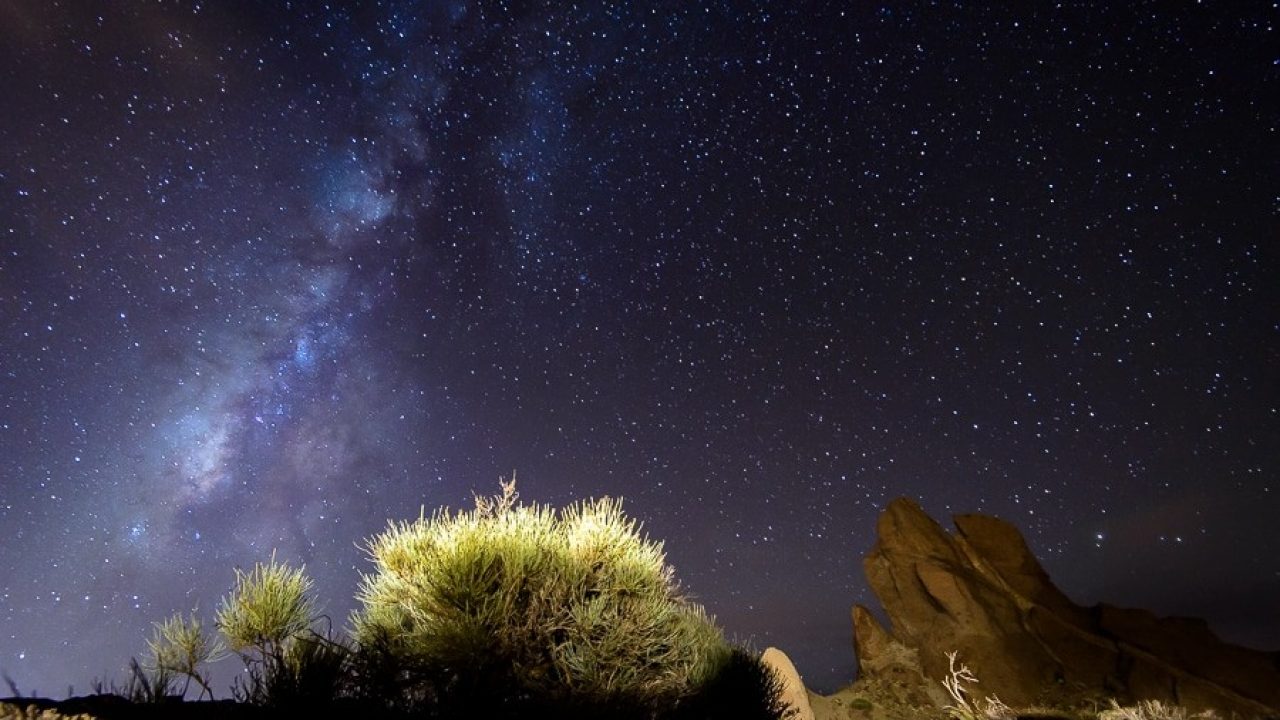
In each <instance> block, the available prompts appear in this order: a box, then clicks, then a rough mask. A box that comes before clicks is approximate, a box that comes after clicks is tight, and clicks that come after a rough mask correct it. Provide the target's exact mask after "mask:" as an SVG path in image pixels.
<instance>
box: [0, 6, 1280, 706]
mask: <svg viewBox="0 0 1280 720" xmlns="http://www.w3.org/2000/svg"><path fill="white" fill-rule="evenodd" d="M345 5H347V4H346V3H334V4H331V6H330V7H329V8H326V7H324V6H322V5H319V4H312V3H292V4H290V3H248V2H245V3H234V2H226V3H224V2H205V3H192V2H175V3H124V4H120V3H113V4H97V3H82V2H60V3H59V2H46V1H45V0H39V1H36V0H17V1H16V2H8V3H5V4H4V5H3V6H0V97H2V98H4V100H3V102H2V103H0V671H3V672H4V673H6V674H7V675H8V676H10V677H11V678H12V679H13V680H14V682H15V683H16V684H17V685H18V687H19V688H20V689H21V690H23V691H25V692H33V691H37V692H43V693H46V694H61V693H62V692H64V691H65V689H66V687H67V686H68V685H69V684H74V685H75V686H76V688H77V689H80V690H85V689H87V688H88V684H89V682H90V680H91V679H93V678H94V677H95V676H96V677H105V678H110V677H115V678H120V677H122V672H121V671H122V668H123V667H124V665H125V663H126V662H127V660H128V658H129V656H130V655H133V654H139V653H141V651H142V650H143V648H144V639H145V636H146V634H147V632H148V629H149V627H150V623H151V622H153V621H156V620H160V619H162V618H164V617H165V616H167V615H169V614H171V613H173V612H175V611H179V610H189V609H191V608H193V607H196V606H198V607H199V608H200V609H201V610H202V611H204V612H205V613H206V615H211V613H212V610H213V608H214V607H215V606H216V603H217V600H218V598H219V597H220V596H221V595H222V594H223V593H225V592H226V590H227V589H228V588H229V587H230V584H231V582H232V580H233V577H234V574H233V569H234V568H235V567H237V566H239V567H248V566H251V565H252V564H253V563H254V562H255V561H258V560H263V559H266V558H267V557H269V556H270V554H271V552H272V550H273V549H275V550H277V551H278V552H279V554H280V557H282V558H283V559H287V560H290V561H294V562H305V563H306V565H307V568H308V570H309V571H310V572H311V573H312V574H313V575H314V576H315V578H316V580H317V583H318V586H319V588H320V591H321V594H322V602H323V604H324V605H325V606H326V608H327V609H328V611H329V613H330V614H331V615H332V616H334V617H335V618H337V619H339V620H341V618H343V617H345V615H346V613H347V612H348V610H349V609H350V607H351V605H352V600H351V597H352V594H353V593H354V591H355V587H356V582H357V579H358V573H359V572H363V571H367V570H369V569H370V566H369V564H368V563H367V562H366V561H365V559H364V557H363V555H362V553H361V551H360V549H359V547H358V545H359V543H360V542H361V541H362V540H363V539H364V538H366V537H368V536H369V535H371V534H373V533H375V532H377V531H378V530H380V529H381V528H382V527H383V526H384V525H385V522H386V521H387V519H402V518H407V517H411V516H413V515H415V514H416V513H417V512H418V508H419V507H420V506H422V505H425V506H427V507H428V508H432V507H435V506H439V505H448V506H452V507H459V506H462V505H465V504H467V503H468V502H469V499H470V496H471V494H472V492H473V491H475V492H482V493H483V492H488V491H492V490H495V489H496V488H497V479H498V477H499V475H508V474H510V472H511V471H512V470H513V469H514V470H516V471H517V472H518V473H519V484H520V489H521V493H522V495H523V496H524V498H525V499H528V500H536V501H543V502H550V503H555V504H564V503H568V502H571V501H572V500H575V499H579V498H585V497H589V496H599V495H606V494H607V495H615V496H616V495H620V496H622V497H624V498H625V499H626V501H627V508H628V509H629V511H630V513H631V514H632V515H634V516H635V517H637V518H638V519H640V520H641V521H643V523H644V525H645V528H646V529H647V531H648V532H649V533H650V534H651V535H652V536H654V537H655V538H659V539H662V540H664V541H665V542H666V543H667V549H668V553H669V558H670V560H671V561H672V562H673V563H674V565H675V566H676V569H677V572H678V575H679V577H680V578H681V579H682V580H683V581H684V583H685V585H686V587H687V589H688V590H689V591H690V592H691V593H692V594H693V595H695V596H696V597H697V598H698V599H700V600H701V601H702V602H703V603H705V604H706V605H707V606H708V608H709V609H710V610H711V611H712V612H713V613H714V614H715V615H716V616H717V617H718V619H719V620H720V622H721V624H722V625H724V627H725V628H726V629H727V630H728V631H729V633H730V634H731V635H733V636H735V637H738V638H741V639H745V640H750V641H751V642H753V643H754V644H755V645H757V646H758V647H763V646H765V645H769V644H773V645H778V646H780V647H782V648H783V649H784V650H786V651H787V652H788V653H789V654H790V655H791V656H792V657H793V658H794V659H795V661H796V663H797V665H798V667H799V669H800V671H801V672H802V674H803V675H804V676H805V677H806V680H808V681H809V682H810V684H811V685H814V686H816V687H818V688H820V689H824V690H830V689H833V688H834V687H836V686H838V685H841V684H844V683H846V682H848V681H849V680H850V679H851V678H852V673H853V666H854V660H853V652H852V647H851V643H850V639H849V638H850V623H849V614H848V613H849V608H850V606H851V605H852V604H853V603H854V602H862V603H872V602H873V598H872V597H871V596H870V594H869V592H868V591H867V589H866V587H865V583H864V581H863V577H862V571H861V566H860V561H861V556H862V555H863V554H864V553H865V552H866V551H867V550H868V549H869V548H870V546H871V544H872V543H873V541H874V524H875V519H876V517H877V514H878V511H879V510H880V509H881V508H882V507H883V506H884V505H885V503H886V502H888V501H889V500H890V499H892V498H894V497H897V496H902V495H907V496H911V497H915V498H918V499H919V500H920V501H921V502H922V503H923V505H924V507H925V508H926V510H928V511H930V512H931V513H933V514H934V515H935V516H936V517H940V518H941V517H944V516H945V515H946V514H947V513H949V512H969V511H982V512H988V513H993V514H996V515H999V516H1001V517H1004V518H1006V519H1008V520H1010V521H1012V522H1014V523H1015V524H1017V525H1018V526H1019V527H1021V528H1023V529H1024V531H1025V532H1026V534H1027V536H1028V540H1029V542H1030V543H1031V545H1032V548H1033V549H1034V550H1035V551H1036V552H1037V554H1038V555H1039V556H1040V557H1042V558H1043V560H1044V562H1045V564H1046V566H1047V568H1048V569H1049V571H1050V573H1051V574H1052V575H1053V577H1054V578H1055V579H1056V580H1057V581H1058V582H1059V584H1060V585H1061V586H1062V587H1063V589H1064V590H1065V591H1066V592H1067V593H1068V594H1069V595H1071V596H1072V597H1073V598H1075V599H1077V600H1078V601H1081V602H1094V601H1098V600H1106V601H1109V602H1113V603H1117V604H1136V605H1142V606H1147V607H1151V608H1153V609H1155V610H1157V611H1159V612H1162V613H1178V614H1193V615H1204V616H1208V617H1209V618H1210V619H1211V621H1212V623H1213V625H1214V627H1215V629H1217V630H1218V631H1219V632H1220V633H1222V634H1223V635H1224V636H1226V637H1228V638H1229V639H1232V640H1236V641H1242V642H1249V643H1251V644H1254V645H1258V646H1263V647H1270V648H1275V647H1277V646H1280V627H1278V626H1277V618H1276V615H1275V608H1276V607H1277V606H1280V533H1277V532H1276V529H1275V525H1274V522H1275V518H1276V517H1277V515H1278V513H1280V486H1278V485H1277V482H1278V479H1277V469H1278V460H1280V417H1278V409H1277V402H1278V401H1280V392H1278V390H1280V388H1278V387H1277V378H1278V377H1280V373H1278V372H1277V366H1278V361H1280V338H1278V337H1277V333H1278V332H1280V282H1278V281H1277V280H1278V274H1277V270H1278V269H1280V266H1278V264H1277V246H1276V238H1277V232H1276V231H1277V222H1276V212H1277V210H1278V209H1280V200H1278V199H1277V196H1276V188H1277V187H1280V184H1278V183H1277V173H1276V169H1277V167H1280V164H1278V163H1277V157H1276V152H1275V146H1276V126H1277V118H1278V117H1280V113H1277V109H1278V108H1277V98H1278V97H1280V93H1277V87H1276V80H1277V59H1276V54H1275V48H1276V47H1277V43H1276V31H1275V22H1276V15H1275V12H1274V8H1270V7H1268V6H1266V4H1263V3H1204V4H1198V5H1194V6H1187V5H1182V4H1177V5H1170V4H1167V3H1145V2H1135V3H1105V4H1104V3H1093V4H1060V5H1054V4H1049V3H1035V4H1022V3H1019V4H999V6H998V7H983V6H982V5H981V4H974V5H970V4H954V3H939V4H935V3H893V4H884V5H875V4H866V3H850V4H844V3H831V4H821V3H817V4H811V3H794V2H786V3H763V2H762V3H737V2H717V3H702V2H697V3H695V2H677V3H638V4H632V3H601V4H596V3H584V4H581V5H580V6H579V7H576V8H574V7H572V6H568V5H564V4H559V3H497V2H495V3H475V4H473V3H465V2H454V3H408V2H379V3H363V4H360V5H359V6H358V7H359V9H356V10H341V9H337V8H338V7H340V6H345ZM224 665H225V668H224V670H223V671H222V672H223V673H225V674H229V673H230V672H232V671H233V670H234V667H233V666H234V662H233V661H231V660H228V661H225V663H224Z"/></svg>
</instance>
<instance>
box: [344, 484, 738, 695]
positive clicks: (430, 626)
mask: <svg viewBox="0 0 1280 720" xmlns="http://www.w3.org/2000/svg"><path fill="white" fill-rule="evenodd" d="M517 499H518V495H517V494H516V492H515V487H514V481H513V482H510V483H504V484H503V491H502V493H501V494H500V495H498V496H496V497H493V498H478V499H477V502H476V507H475V509H474V510H472V511H469V512H459V513H457V514H450V513H448V512H445V511H438V512H436V513H435V514H433V515H432V516H431V517H430V518H427V517H425V515H423V516H419V518H418V520H417V521H414V522H411V523H393V524H392V525H391V526H390V527H389V528H388V529H387V530H386V531H385V532H383V533H382V534H381V535H378V536H376V537H374V538H372V539H371V540H370V541H369V544H368V550H369V554H370V557H371V558H372V560H373V562H374V565H375V568H376V569H375V572H374V573H373V574H371V575H367V576H365V577H364V579H363V580H362V582H361V586H360V591H359V600H360V601H361V603H362V605H363V607H362V609H361V610H360V611H358V612H357V613H356V614H355V615H354V616H353V618H352V625H353V627H354V635H355V639H356V641H357V643H358V644H359V645H360V646H362V647H365V646H368V647H377V648H380V652H382V653H383V654H384V658H383V660H384V661H388V662H389V661H392V660H394V662H393V663H391V664H392V665H393V666H394V665H400V666H403V667H407V668H411V670H410V671H408V672H407V673H405V674H401V675H399V676H398V677H397V676H396V674H395V673H387V672H382V673H380V675H381V677H382V678H383V679H384V680H389V681H400V682H402V683H404V684H403V685H402V686H401V687H400V690H399V692H401V693H403V694H406V696H407V697H410V698H430V697H435V698H455V699H465V700H463V701H462V702H463V704H464V705H467V706H469V707H474V705H471V703H473V702H484V703H488V704H490V705H495V704H496V705H499V706H502V707H508V706H511V707H514V706H518V705H527V704H528V703H531V702H543V701H564V702H569V701H572V702H573V703H579V704H595V705H599V706H605V705H607V706H619V705H622V704H629V705H630V706H633V707H639V708H645V707H648V708H655V709H656V708H661V707H670V706H674V704H675V702H676V700H677V699H678V698H680V697H681V696H684V695H686V694H688V693H690V692H693V691H696V689H697V688H699V687H702V686H703V685H704V683H706V682H708V681H709V680H710V679H711V678H712V677H713V676H714V674H715V672H716V670H717V669H718V668H721V667H723V666H724V664H725V663H726V661H727V658H728V657H729V656H730V652H731V650H730V647H729V645H728V644H727V643H726V642H725V641H724V639H723V637H722V635H721V634H720V631H719V630H718V629H717V628H716V626H715V625H714V623H713V622H712V621H711V619H710V618H709V617H707V615H706V614H705V613H704V612H703V610H702V608H701V607H700V606H698V605H696V604H694V603H692V602H689V601H688V600H687V599H686V598H684V597H683V596H682V595H681V594H680V593H679V590H678V587H677V585H676V583H675V580H674V574H673V572H672V570H671V568H670V567H669V566H668V565H667V564H666V560H665V556H664V555H663V552H662V546H661V544H660V543H656V542H651V541H649V540H648V539H646V538H644V537H642V536H641V535H640V532H639V529H638V527H637V525H636V524H635V522H634V521H632V520H630V519H628V518H627V517H626V516H625V515H624V514H623V512H622V508H621V504H620V503H619V502H618V501H616V500H610V499H604V500H598V501H594V502H585V503H581V504H578V505H575V506H572V507H571V508H569V509H568V510H566V511H563V512H560V513H557V512H555V511H553V510H551V509H549V508H546V507H542V506H538V505H523V504H519V503H518V502H517ZM366 671H367V672H370V671H369V670H366Z"/></svg>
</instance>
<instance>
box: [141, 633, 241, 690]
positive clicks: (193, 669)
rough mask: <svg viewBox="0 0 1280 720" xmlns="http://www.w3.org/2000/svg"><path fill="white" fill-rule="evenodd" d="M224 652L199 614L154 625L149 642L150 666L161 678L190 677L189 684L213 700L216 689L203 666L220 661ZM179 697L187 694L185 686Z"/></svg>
mask: <svg viewBox="0 0 1280 720" xmlns="http://www.w3.org/2000/svg"><path fill="white" fill-rule="evenodd" d="M222 652H223V646H222V642H221V641H220V640H219V639H217V638H216V637H211V636H210V635H208V634H207V633H205V631H204V626H203V625H202V624H201V622H200V618H199V617H197V616H196V614H195V613H192V614H191V616H190V618H184V617H183V616H182V614H181V613H179V614H176V615H173V616H171V617H169V618H168V619H166V620H165V621H164V622H158V623H155V624H154V630H153V632H152V635H151V639H150V640H148V641H147V656H148V657H147V667H148V669H150V670H151V671H153V672H154V673H156V674H157V676H159V674H161V673H169V674H173V673H176V674H179V675H184V676H186V678H187V682H190V681H191V680H195V681H196V683H197V684H198V685H199V686H200V689H201V695H202V696H203V695H206V694H207V695H208V696H209V698H210V699H212V698H213V689H212V688H210V687H209V678H208V677H207V676H206V675H205V674H204V672H202V671H201V667H202V666H203V665H205V664H207V663H211V662H216V661H217V660H218V659H219V658H221V657H222ZM179 694H181V695H186V687H185V686H184V687H183V688H182V690H181V692H180V693H179Z"/></svg>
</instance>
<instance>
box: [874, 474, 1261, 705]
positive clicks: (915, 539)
mask: <svg viewBox="0 0 1280 720" xmlns="http://www.w3.org/2000/svg"><path fill="white" fill-rule="evenodd" d="M954 522H955V526H956V530H957V532H956V533H955V534H948V533H947V532H946V531H945V530H943V528H942V527H941V526H939V525H938V523H936V522H934V520H933V519H932V518H930V517H929V516H928V515H927V514H925V512H924V511H923V510H921V509H920V507H919V506H918V505H916V504H915V503H914V502H912V501H910V500H907V499H899V500H895V501H894V502H893V503H891V504H890V505H889V506H888V508H887V509H886V510H885V511H884V513H883V514H882V515H881V517H880V520H879V524H878V527H877V531H878V536H879V537H878V540H877V542H876V545H875V547H874V548H873V549H872V550H871V552H870V554H868V555H867V556H866V558H865V560H864V570H865V571H866V576H867V580H868V582H869V583H870V585H871V588H872V590H873V591H874V592H875V594H876V596H877V598H879V600H880V604H881V605H882V607H883V608H884V611H885V614H886V615H887V616H888V618H889V620H890V625H891V629H888V630H887V629H885V628H884V627H882V626H881V625H880V623H879V622H878V621H877V620H876V618H875V616H874V615H872V613H871V612H870V611H868V610H867V608H864V607H861V606H857V607H855V608H854V609H853V625H854V643H855V648H856V651H857V654H858V661H859V666H860V668H861V675H862V676H863V677H865V678H872V679H874V678H876V677H883V676H887V675H891V674H892V675H895V676H896V677H898V678H901V677H904V676H907V677H915V678H916V679H917V680H918V682H920V683H921V684H922V685H923V686H925V689H926V690H929V691H931V687H930V686H932V687H933V688H936V687H937V686H938V680H940V679H941V678H942V677H944V675H945V673H946V671H947V658H946V656H945V653H946V652H947V651H950V650H955V651H958V652H959V653H960V657H961V658H962V659H963V661H964V662H965V663H966V664H968V665H969V666H970V667H972V668H973V669H974V670H975V672H977V674H978V676H979V677H980V679H981V682H982V690H983V691H984V692H990V693H994V694H996V695H999V697H1000V698H1001V699H1002V700H1004V701H1005V702H1007V703H1009V704H1011V705H1019V704H1030V703H1034V702H1051V703H1070V702H1072V701H1079V700H1080V699H1082V698H1087V697H1115V698H1118V699H1120V700H1121V701H1126V700H1138V699H1155V700H1161V701H1163V702H1170V703H1176V704H1180V705H1183V706H1185V707H1187V708H1190V709H1215V710H1218V711H1220V712H1235V713H1239V714H1241V715H1244V716H1246V717H1250V716H1257V717H1265V716H1280V653H1264V652H1259V651H1255V650H1250V649H1246V648H1242V647H1238V646H1234V645H1229V644H1227V643H1224V642H1222V641H1221V640H1219V639H1218V638H1217V637H1216V636H1214V634H1213V633H1212V632H1211V631H1210V630H1209V627H1208V625H1207V624H1206V623H1205V622H1204V621H1202V620H1192V619H1184V618H1158V617H1156V616H1155V615H1153V614H1151V613H1149V612H1146V611H1143V610H1129V609H1122V608H1116V607H1112V606H1109V605H1101V604H1100V605H1096V606H1093V607H1081V606H1079V605H1076V604H1075V603H1073V602H1072V601H1071V600H1070V599H1069V598H1067V596H1066V595H1065V594H1063V593H1062V592H1061V591H1060V590H1059V589H1058V588H1057V587H1056V586H1054V584H1053V583H1052V582H1051V581H1050V579H1049V576H1048V575H1047V574H1046V573H1045V571H1044V569H1043V568H1042V567H1041V566H1040V563H1039V562H1038V561H1037V560H1036V559H1035V556H1034V555H1032V553H1031V551H1030V550H1029V549H1028V547H1027V544H1026V541H1025V540H1024V539H1023V537H1022V535H1021V534H1020V533H1019V532H1018V530H1017V529H1016V528H1015V527H1014V526H1013V525H1010V524H1009V523H1007V522H1005V521H1003V520H999V519H997V518H993V517H988V516H984V515H958V516H956V517H955V518H954ZM860 679H861V678H860Z"/></svg>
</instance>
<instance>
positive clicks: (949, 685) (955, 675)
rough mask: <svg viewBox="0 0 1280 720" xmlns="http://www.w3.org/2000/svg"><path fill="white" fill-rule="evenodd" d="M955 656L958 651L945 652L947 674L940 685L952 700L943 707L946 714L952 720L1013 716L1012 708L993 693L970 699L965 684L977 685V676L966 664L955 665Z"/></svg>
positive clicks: (991, 718) (986, 719)
mask: <svg viewBox="0 0 1280 720" xmlns="http://www.w3.org/2000/svg"><path fill="white" fill-rule="evenodd" d="M957 657H959V653H958V652H956V651H954V650H953V651H951V652H949V653H947V676H946V677H945V678H943V679H942V687H944V688H945V689H946V691H947V694H948V695H950V696H951V699H952V700H953V701H954V703H953V704H951V705H947V706H946V707H944V708H943V711H944V712H946V713H947V716H948V717H950V718H952V720H1005V719H1006V718H1012V717H1014V715H1015V714H1014V712H1013V710H1012V709H1011V708H1010V707H1009V706H1008V705H1005V704H1004V703H1003V702H1001V701H1000V698H998V697H996V696H994V695H988V696H987V697H986V698H985V699H984V700H982V701H977V700H974V699H972V694H971V692H970V691H969V689H968V688H967V687H966V686H968V685H977V684H978V678H977V676H975V675H974V674H973V671H972V670H970V669H969V666H968V665H965V664H963V663H961V664H960V665H959V666H957V665H956V659H957Z"/></svg>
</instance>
